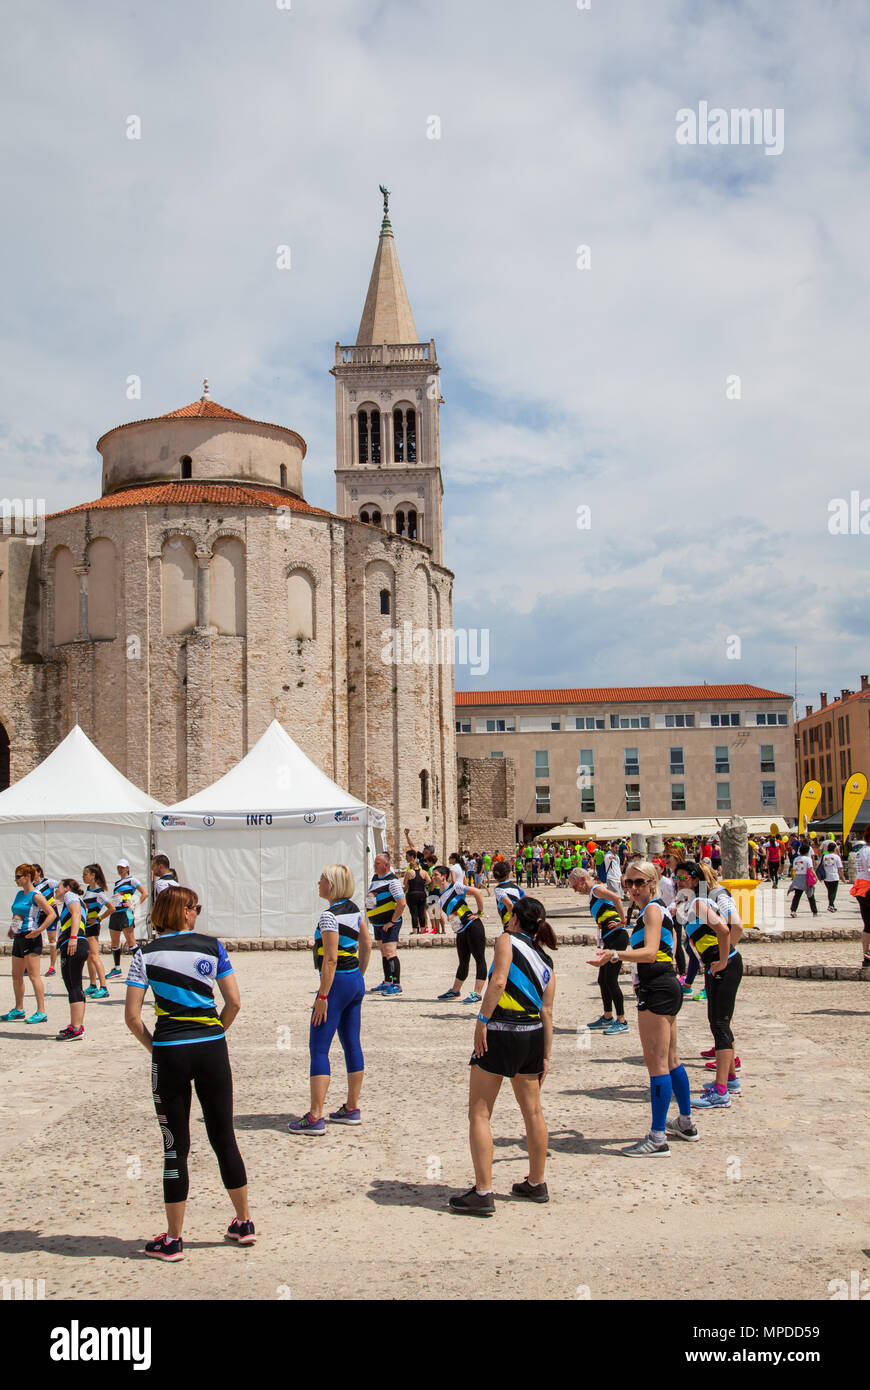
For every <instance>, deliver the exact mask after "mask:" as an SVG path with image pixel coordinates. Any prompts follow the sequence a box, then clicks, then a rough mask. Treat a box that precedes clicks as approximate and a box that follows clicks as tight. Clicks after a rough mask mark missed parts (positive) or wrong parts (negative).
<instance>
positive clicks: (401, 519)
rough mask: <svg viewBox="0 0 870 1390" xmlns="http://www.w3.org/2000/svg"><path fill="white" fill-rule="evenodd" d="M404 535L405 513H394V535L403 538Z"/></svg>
mask: <svg viewBox="0 0 870 1390" xmlns="http://www.w3.org/2000/svg"><path fill="white" fill-rule="evenodd" d="M404 534H405V513H404V512H396V535H397V536H404Z"/></svg>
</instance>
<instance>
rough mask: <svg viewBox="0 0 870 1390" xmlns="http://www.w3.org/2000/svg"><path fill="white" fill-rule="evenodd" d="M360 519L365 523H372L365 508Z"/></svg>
mask: <svg viewBox="0 0 870 1390" xmlns="http://www.w3.org/2000/svg"><path fill="white" fill-rule="evenodd" d="M359 519H360V521H365V522H369V521H371V517H370V516H369V514H368V512H367V511H366V510H365V508H363V510H362V511H361V512H360V514H359Z"/></svg>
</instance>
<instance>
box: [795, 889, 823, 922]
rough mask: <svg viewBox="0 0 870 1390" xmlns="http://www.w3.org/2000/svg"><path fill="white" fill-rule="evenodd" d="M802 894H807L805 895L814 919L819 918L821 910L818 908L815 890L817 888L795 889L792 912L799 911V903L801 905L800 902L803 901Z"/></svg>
mask: <svg viewBox="0 0 870 1390" xmlns="http://www.w3.org/2000/svg"><path fill="white" fill-rule="evenodd" d="M802 893H805V894H806V898H807V902H808V903H809V905H810V911H811V912H812V914H813V916H814V917H818V915H819V909H818V908H817V907H816V890H815V888H795V890H794V892H793V893H792V898H791V910H792V912H797V910H798V903H799V902H800V900H801V894H802Z"/></svg>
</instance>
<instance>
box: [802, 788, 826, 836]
mask: <svg viewBox="0 0 870 1390" xmlns="http://www.w3.org/2000/svg"><path fill="white" fill-rule="evenodd" d="M821 799H822V787H821V783H819V782H804V784H803V786H802V788H801V800H800V806H799V808H798V831H799V833H800V834H801V835H806V833H807V825H808V823H809V822H810V821H811V820H812V818H813V816H814V815H815V813H816V811H817V810H818V809H819V803H820V801H821Z"/></svg>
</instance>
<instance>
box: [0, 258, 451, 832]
mask: <svg viewBox="0 0 870 1390" xmlns="http://www.w3.org/2000/svg"><path fill="white" fill-rule="evenodd" d="M382 237H383V233H382ZM390 238H391V239H392V233H391V232H390ZM393 255H394V251H393ZM378 259H380V247H379V257H378ZM378 259H376V262H375V273H374V274H373V284H374V290H372V289H371V288H370V292H369V297H370V298H371V297H372V294H374V308H373V309H372V313H373V314H374V313H375V312H377V313H379V314H380V319H379V321H384V313H385V312H387V311H382V309H379V308H378V305H379V296H380V295H381V293H382V290H381V286H380V280H379V278H378V276H377V267H378ZM397 264H398V262H396V265H397ZM388 309H389V306H387V310H388ZM388 317H389V315H388V312H387V318H388ZM417 346H419V347H422V345H417ZM427 350H428V349H427ZM399 378H402V379H401V380H400V379H399ZM391 379H392V381H393V382H394V384H395V387H396V391H397V392H398V395H399V396H400V397H402V398H403V399H404V398H405V397H407V398H408V399H409V400H412V401H413V400H416V394H415V393H416V386H415V382H416V364H415V363H414V362H411V363H410V364H409V372H408V375H407V380H405V379H404V377H403V374H402V371H401V370H399V371H398V372H394V373H393V374H392V378H391ZM336 390H337V395H336V411H337V417H341V416H343V414H344V410H345V401H344V387H343V385H342V383H340V382H338V381H337V383H336ZM402 423H403V428H404V429H407V416H406V417H405V419H404V421H403V422H402ZM97 447H98V449H99V451H100V453H101V455H102V458H103V478H102V495H101V496H100V497H99V498H98V499H96V500H95V501H93V502H85V503H82V504H81V505H79V506H75V507H72V508H69V509H68V510H66V511H64V512H60V513H55V514H53V515H50V516H48V517H46V518H45V523H44V526H45V534H44V538H43V539H42V540H41V543H32V542H33V541H34V539H36V538H34V537H31V536H27V535H25V534H21V531H22V528H21V527H20V526H18V525H16V519H15V517H14V516H12V517H11V518H10V521H11V524H10V523H9V522H7V524H6V529H5V533H4V534H3V535H2V536H0V642H2V647H3V651H4V652H5V656H6V660H5V661H2V662H0V722H2V733H0V776H2V772H3V762H4V760H5V763H6V767H7V768H8V776H7V783H8V781H9V780H12V781H14V780H16V779H17V778H19V777H21V776H22V775H24V774H25V773H26V772H29V771H30V770H31V769H32V768H33V767H34V766H36V764H37V763H38V762H40V761H41V760H42V759H43V758H44V757H46V756H47V754H48V753H49V752H50V751H51V750H52V748H54V747H55V746H56V744H57V743H58V742H59V740H60V739H61V738H63V737H64V735H65V734H66V733H67V732H68V731H69V729H70V728H71V727H72V725H73V724H74V723H76V722H78V723H79V724H80V725H81V727H82V728H83V729H84V731H85V733H87V734H88V736H89V737H90V738H91V739H92V740H93V741H94V743H96V745H97V746H98V747H99V748H100V750H101V752H103V753H104V754H105V755H106V757H108V758H109V759H110V760H111V761H112V762H113V763H114V764H115V766H116V767H117V768H118V769H119V770H120V771H121V772H122V773H124V775H125V776H127V777H129V778H130V779H131V780H132V781H133V782H135V783H136V784H137V785H139V786H141V787H142V788H144V789H145V790H147V791H149V792H150V793H151V794H152V795H154V796H155V797H157V798H158V799H159V800H161V801H163V802H165V803H171V802H173V801H177V800H180V799H181V798H183V797H185V796H189V795H192V794H193V793H194V792H197V791H199V790H201V789H202V788H203V787H206V786H208V785H209V784H210V783H211V782H213V781H214V780H215V779H216V778H218V777H220V776H222V775H223V774H224V773H225V772H227V771H228V770H229V769H230V768H231V767H232V766H233V765H234V764H235V763H236V762H237V761H238V760H239V759H240V758H241V757H242V756H244V754H245V753H246V752H247V751H248V750H249V749H250V748H251V747H252V745H253V744H254V743H255V742H256V740H257V739H258V738H259V737H260V735H261V734H262V733H263V731H264V729H265V728H266V727H267V725H268V723H269V722H270V720H271V719H272V718H273V717H276V718H278V719H279V720H280V721H281V723H282V724H283V725H284V727H285V728H286V729H287V731H288V732H289V733H290V735H291V736H292V737H293V738H294V739H295V741H296V742H297V743H298V744H299V746H300V747H301V748H302V750H303V752H305V753H306V754H307V755H308V757H310V758H311V759H312V760H313V761H314V762H315V763H317V765H318V766H319V767H321V768H322V769H323V771H324V772H325V773H327V774H328V775H329V776H330V777H332V778H333V779H334V780H335V781H336V782H338V783H339V784H340V785H341V786H343V787H345V788H346V789H347V790H348V791H350V792H351V793H352V794H353V795H355V796H357V797H359V798H360V799H362V800H365V801H368V802H369V804H371V805H374V806H377V807H380V808H381V809H383V810H384V811H385V812H386V813H387V834H388V843H389V845H390V847H391V848H393V849H395V850H398V849H399V847H400V846H401V845H402V843H403V835H402V831H403V829H404V827H406V826H407V827H409V828H410V830H411V833H412V836H414V837H417V838H418V839H419V840H420V841H424V840H425V841H434V842H435V843H437V844H439V845H441V844H452V843H453V842H454V840H455V836H456V755H455V737H454V732H453V729H454V713H453V697H454V692H453V670H452V667H451V666H447V665H438V664H436V663H432V662H428V663H408V664H405V663H398V664H396V663H395V661H394V660H392V659H391V657H390V643H389V640H388V639H389V634H390V633H391V632H392V631H393V630H394V629H396V628H400V627H402V625H404V624H406V623H411V624H412V625H413V627H414V629H417V630H419V629H424V630H431V631H432V632H433V634H434V633H435V632H436V631H437V630H439V629H441V628H444V627H448V628H449V627H451V626H452V583H453V576H452V574H451V573H450V571H449V570H446V569H445V568H444V567H443V566H442V565H441V564H440V556H441V535H440V486H441V483H440V459H439V451H438V445H437V439H436V440H435V442H434V443H433V442H432V436H431V434H430V436H429V443H428V445H427V455H426V465H425V471H426V481H425V483H424V484H421V486H424V487H425V488H428V489H430V490H433V489H435V487H436V482H437V491H438V498H439V507H438V509H437V510H435V509H433V511H432V512H431V513H430V514H428V515H427V522H428V523H429V524H428V525H427V529H426V533H425V539H424V540H420V539H413V538H412V537H410V536H409V535H408V534H407V528H406V530H405V534H396V530H395V527H394V526H388V525H374V524H371V523H370V522H369V523H366V522H364V521H360V520H359V519H358V518H357V515H356V508H353V509H351V510H352V515H350V516H348V515H345V514H342V511H343V505H344V494H343V491H342V485H341V483H340V482H339V485H338V493H339V499H340V503H341V505H340V507H339V510H338V511H337V512H336V513H335V514H333V513H330V512H327V511H323V510H321V509H319V508H316V507H312V506H310V505H309V504H308V503H307V502H306V501H305V499H304V495H303V486H302V462H303V459H304V456H305V443H304V440H303V439H302V438H301V436H300V435H299V434H297V433H296V432H295V431H294V430H292V429H288V428H286V427H284V426H279V425H272V424H266V423H264V422H260V421H256V420H251V419H248V418H247V417H245V416H243V415H240V414H238V413H237V412H235V411H232V410H229V409H227V408H226V407H224V406H222V405H219V404H218V403H217V402H216V401H214V400H212V399H211V396H210V393H209V390H208V384H207V383H206V384H205V386H204V390H203V394H202V396H201V398H200V399H199V400H198V401H195V402H193V403H192V404H191V405H188V406H184V407H182V409H180V410H176V411H172V412H170V413H169V414H167V415H164V416H160V417H159V418H156V419H151V420H144V421H137V422H134V423H130V424H126V425H120V426H118V427H116V428H115V429H112V430H110V431H108V433H106V434H105V435H103V437H102V438H101V439H100V440H99V442H98V445H97ZM403 452H406V451H405V450H403ZM389 466H390V465H389V464H388V463H384V465H383V467H384V468H388V467H389ZM410 467H411V465H410V463H409V464H408V465H407V467H406V470H405V471H408V469H410ZM376 473H377V467H376V465H372V464H369V465H368V466H367V474H368V476H369V477H370V478H371V477H373V475H376ZM6 510H7V515H8V514H9V507H8V506H7V509H6ZM421 510H422V508H421ZM436 517H437V522H438V530H437V541H436V536H435V532H434V523H435V518H436ZM16 532H18V534H16ZM427 541H428V543H427ZM433 646H434V642H433Z"/></svg>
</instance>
